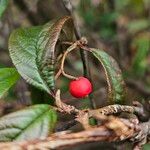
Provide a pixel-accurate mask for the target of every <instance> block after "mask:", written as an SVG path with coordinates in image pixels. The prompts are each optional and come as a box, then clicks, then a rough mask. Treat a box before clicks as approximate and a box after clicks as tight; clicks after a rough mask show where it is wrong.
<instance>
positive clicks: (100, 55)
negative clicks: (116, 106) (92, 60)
mask: <svg viewBox="0 0 150 150" xmlns="http://www.w3.org/2000/svg"><path fill="white" fill-rule="evenodd" d="M91 52H92V53H93V55H94V56H95V57H96V58H97V59H98V60H99V61H100V63H101V64H102V66H103V68H104V71H105V75H106V79H107V83H108V96H109V97H108V98H109V102H110V103H123V101H124V98H125V83H124V80H123V77H122V73H121V70H120V68H119V66H118V64H117V62H116V61H115V60H114V59H113V58H112V57H111V56H109V55H108V54H107V53H106V52H104V51H102V50H99V49H94V48H91Z"/></svg>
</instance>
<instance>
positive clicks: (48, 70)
mask: <svg viewBox="0 0 150 150" xmlns="http://www.w3.org/2000/svg"><path fill="white" fill-rule="evenodd" d="M66 26H67V27H70V28H72V19H71V18H70V17H64V18H62V19H58V20H53V21H51V22H50V23H47V24H46V25H44V26H37V27H30V28H21V29H17V30H16V31H14V32H13V33H12V34H11V36H10V39H9V51H10V56H11V58H12V61H13V63H14V65H15V66H16V68H17V70H18V72H19V73H20V74H21V76H22V77H23V78H24V79H25V80H26V81H27V82H28V83H29V84H32V85H33V86H35V87H37V88H39V89H42V90H44V91H46V92H47V93H49V94H52V93H53V90H54V88H55V82H54V81H55V80H54V73H55V50H56V44H57V42H58V39H59V38H60V39H61V40H62V39H63V40H64V39H67V40H68V39H70V37H71V31H72V30H68V28H67V27H66ZM70 28H69V29H70Z"/></svg>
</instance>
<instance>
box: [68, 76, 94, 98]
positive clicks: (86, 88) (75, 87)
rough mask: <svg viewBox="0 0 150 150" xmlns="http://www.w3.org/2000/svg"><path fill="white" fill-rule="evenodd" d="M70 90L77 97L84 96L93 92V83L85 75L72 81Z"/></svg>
mask: <svg viewBox="0 0 150 150" xmlns="http://www.w3.org/2000/svg"><path fill="white" fill-rule="evenodd" d="M69 91H70V93H71V95H72V96H74V97H76V98H83V97H85V96H87V95H88V94H90V93H91V92H92V84H91V82H90V81H89V80H88V79H87V78H85V77H79V78H78V79H77V80H73V81H71V82H70V85H69Z"/></svg>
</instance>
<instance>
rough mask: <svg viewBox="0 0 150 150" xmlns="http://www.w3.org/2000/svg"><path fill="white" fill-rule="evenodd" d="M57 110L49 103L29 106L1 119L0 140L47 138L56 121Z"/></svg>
mask: <svg viewBox="0 0 150 150" xmlns="http://www.w3.org/2000/svg"><path fill="white" fill-rule="evenodd" d="M56 120H57V117H56V112H55V110H53V108H51V107H50V106H49V105H47V104H39V105H34V106H31V107H28V108H26V109H24V110H20V111H17V112H14V113H11V114H8V115H6V116H4V117H2V118H1V119H0V142H2V141H14V140H15V141H20V140H31V139H36V138H38V139H41V138H45V137H46V136H47V135H48V134H49V132H52V130H53V128H54V125H55V123H56Z"/></svg>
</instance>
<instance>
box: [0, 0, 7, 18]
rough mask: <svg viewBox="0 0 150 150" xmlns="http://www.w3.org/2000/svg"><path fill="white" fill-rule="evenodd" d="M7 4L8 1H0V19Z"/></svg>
mask: <svg viewBox="0 0 150 150" xmlns="http://www.w3.org/2000/svg"><path fill="white" fill-rule="evenodd" d="M8 2H9V1H8V0H0V18H1V17H2V15H3V13H4V11H5V9H6V8H7V6H8Z"/></svg>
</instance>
